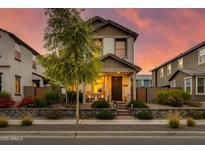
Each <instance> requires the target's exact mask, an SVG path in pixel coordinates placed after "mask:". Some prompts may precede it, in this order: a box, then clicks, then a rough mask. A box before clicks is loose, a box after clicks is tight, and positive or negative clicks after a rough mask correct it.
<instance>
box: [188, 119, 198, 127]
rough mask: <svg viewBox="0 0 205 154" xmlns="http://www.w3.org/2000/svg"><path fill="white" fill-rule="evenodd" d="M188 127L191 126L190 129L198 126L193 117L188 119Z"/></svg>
mask: <svg viewBox="0 0 205 154" xmlns="http://www.w3.org/2000/svg"><path fill="white" fill-rule="evenodd" d="M187 126H189V127H195V126H196V123H195V121H194V119H193V118H192V117H189V118H188V119H187Z"/></svg>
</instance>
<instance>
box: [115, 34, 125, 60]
mask: <svg viewBox="0 0 205 154" xmlns="http://www.w3.org/2000/svg"><path fill="white" fill-rule="evenodd" d="M117 41H124V42H125V56H124V57H121V58H128V53H127V38H115V55H116V56H117V52H116V50H117V48H116V47H117V46H116V44H117ZM118 50H122V49H118Z"/></svg>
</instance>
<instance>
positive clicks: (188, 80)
mask: <svg viewBox="0 0 205 154" xmlns="http://www.w3.org/2000/svg"><path fill="white" fill-rule="evenodd" d="M184 90H185V91H186V92H188V93H189V94H192V78H191V77H187V78H184Z"/></svg>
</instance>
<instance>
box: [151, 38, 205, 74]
mask: <svg viewBox="0 0 205 154" xmlns="http://www.w3.org/2000/svg"><path fill="white" fill-rule="evenodd" d="M204 45H205V41H203V42H201V43H199V44H197V45H195V46H194V47H192V48H190V49H188V50H187V51H185V52H183V53H181V54H179V55H178V56H176V57H174V58H172V59H170V60H168V61H167V62H165V63H162V64H161V65H159V66H158V67H155V68H154V69H152V70H151V72H153V71H155V70H157V69H159V68H161V67H163V66H165V65H167V64H169V63H171V62H173V61H175V60H177V59H179V58H181V57H183V56H185V55H187V54H189V53H191V52H193V51H195V50H197V49H198V48H201V47H202V46H204Z"/></svg>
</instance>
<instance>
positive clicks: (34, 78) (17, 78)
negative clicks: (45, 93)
mask: <svg viewBox="0 0 205 154" xmlns="http://www.w3.org/2000/svg"><path fill="white" fill-rule="evenodd" d="M38 55H39V53H38V52H37V51H35V50H34V49H32V48H31V47H30V46H29V45H28V44H26V43H25V42H24V41H22V40H21V39H20V38H18V37H17V36H16V35H15V34H13V33H11V32H8V31H6V30H3V29H0V91H7V92H9V93H10V94H11V95H12V99H14V100H15V101H21V100H22V98H23V87H24V86H37V87H40V86H43V79H42V76H41V74H42V73H41V72H42V68H41V67H40V66H39V65H38V64H37V62H36V56H38Z"/></svg>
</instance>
